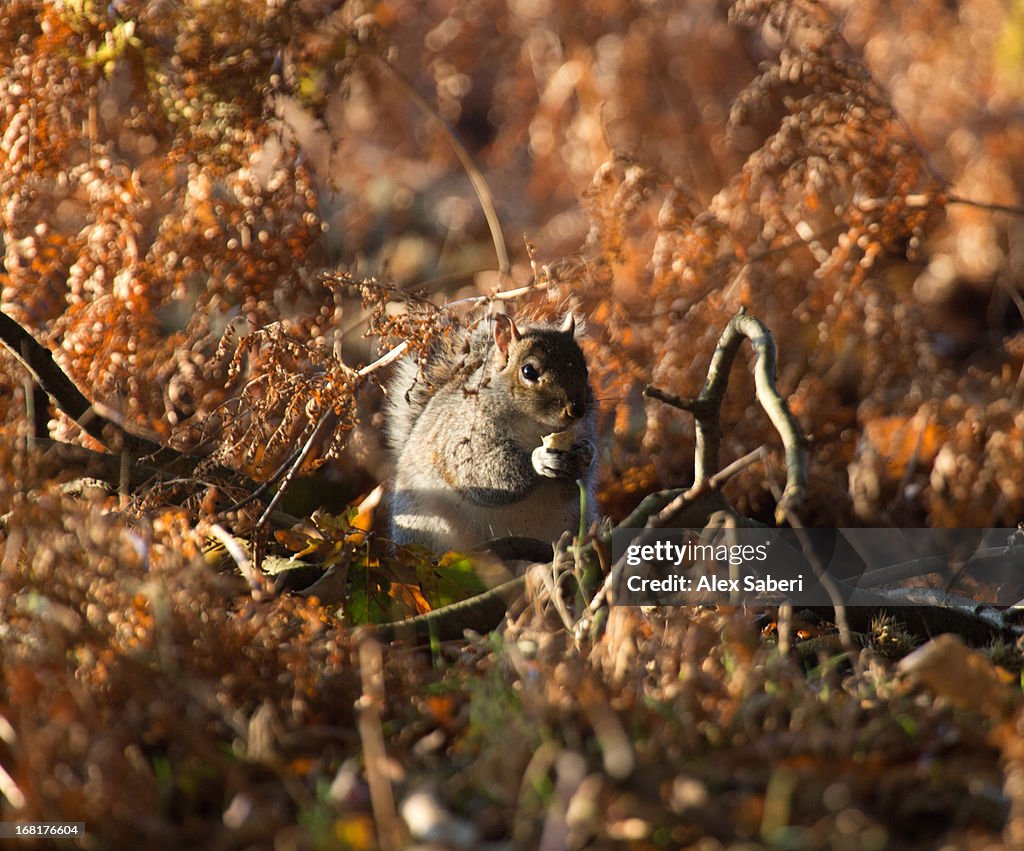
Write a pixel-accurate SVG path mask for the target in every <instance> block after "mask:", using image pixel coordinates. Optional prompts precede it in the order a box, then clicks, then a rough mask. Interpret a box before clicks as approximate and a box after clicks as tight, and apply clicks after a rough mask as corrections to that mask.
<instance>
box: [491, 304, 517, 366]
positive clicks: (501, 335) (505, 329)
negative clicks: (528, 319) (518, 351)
mask: <svg viewBox="0 0 1024 851" xmlns="http://www.w3.org/2000/svg"><path fill="white" fill-rule="evenodd" d="M520 337H522V334H520V333H519V329H518V328H517V327H516V323H515V322H513V321H512V319H511V318H510V317H508V316H506V315H505V314H504V313H498V314H495V316H494V344H495V345H496V346H497V347H498V351H499V352H501V356H502V357H503V358H505V360H506V361H507V360H508V347H509V346H510V345H511V344H512V343H513V342H514V341H516V340H518V339H520Z"/></svg>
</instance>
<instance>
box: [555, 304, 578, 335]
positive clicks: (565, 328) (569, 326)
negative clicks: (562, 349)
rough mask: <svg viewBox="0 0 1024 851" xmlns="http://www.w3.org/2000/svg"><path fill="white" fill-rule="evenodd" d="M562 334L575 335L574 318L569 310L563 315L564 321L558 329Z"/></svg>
mask: <svg viewBox="0 0 1024 851" xmlns="http://www.w3.org/2000/svg"><path fill="white" fill-rule="evenodd" d="M558 330H559V331H561V332H562V333H563V334H575V333H576V317H575V316H574V315H573V312H572V311H571V310H570V311H568V312H567V313H566V314H565V319H563V320H562V327H561V328H559V329H558Z"/></svg>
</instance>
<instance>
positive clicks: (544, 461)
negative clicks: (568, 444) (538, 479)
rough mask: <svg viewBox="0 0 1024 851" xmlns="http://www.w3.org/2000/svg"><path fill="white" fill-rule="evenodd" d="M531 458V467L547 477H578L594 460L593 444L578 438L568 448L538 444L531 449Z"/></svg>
mask: <svg viewBox="0 0 1024 851" xmlns="http://www.w3.org/2000/svg"><path fill="white" fill-rule="evenodd" d="M531 460H532V461H533V469H534V470H536V471H537V472H538V473H539V474H540V475H542V476H547V477H548V478H549V479H578V478H581V477H582V476H583V474H584V473H586V472H587V469H588V468H589V467H590V462H591V461H593V460H594V445H593V444H592V443H591V442H590V441H589V440H580V441H578V442H576V443H574V444H573V445H572V448H570V449H551V448H549V447H547V446H538V447H537V448H536V449H534V450H533V455H532V456H531Z"/></svg>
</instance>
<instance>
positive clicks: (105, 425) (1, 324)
mask: <svg viewBox="0 0 1024 851" xmlns="http://www.w3.org/2000/svg"><path fill="white" fill-rule="evenodd" d="M0 342H2V343H3V344H4V346H6V347H7V349H8V350H9V351H10V352H11V354H12V355H14V357H15V358H17V360H18V362H19V363H20V364H21V365H22V366H23V367H25V369H27V370H28V372H29V374H30V375H31V376H32V380H33V381H34V382H35V383H36V384H37V385H38V386H39V387H41V388H42V389H43V390H44V391H45V392H46V395H47V396H49V397H50V400H51V401H52V402H53V404H54V405H56V406H57V407H58V408H60V410H62V411H63V412H64V413H65V414H67V415H68V416H69V417H71V419H73V420H74V421H75V423H77V424H78V426H79V427H80V428H81V429H82V430H83V431H84V432H85V433H86V434H88V435H89V436H90V437H92V438H94V439H96V440H98V441H99V442H100V443H102V444H103V445H104V446H106V447H107V449H109V450H110V451H111V452H121V451H123V450H126V451H128V452H129V453H131V454H133V455H148V454H153V453H156V452H159V451H160V449H161V446H160V444H159V443H156V442H154V441H151V440H149V439H147V438H144V437H140V436H138V435H135V434H132V433H131V432H129V431H126V430H125V428H124V427H123V426H121V425H120V424H118V423H117V422H115V421H114V420H112V419H110V418H109V417H106V416H104V415H103V414H101V413H100V412H99V411H98V410H97V409H96V406H95V405H93V404H92V402H90V401H89V400H88V399H87V398H86V397H85V395H84V394H83V393H82V391H81V390H79V389H78V387H76V386H75V384H74V382H73V381H72V380H71V379H70V378H68V376H67V373H65V372H64V370H62V369H61V368H60V367H59V366H58V365H57V363H56V362H55V361H54V359H53V355H52V354H51V353H50V350H49V349H47V348H46V347H45V346H42V345H41V344H40V343H39V342H38V341H37V340H36V339H35V338H34V337H33V336H32V335H31V334H29V332H28V331H26V330H25V329H24V328H23V327H22V326H21V325H20V324H18V323H17V322H16V321H15V320H13V319H11V317H10V316H8V315H7V314H6V313H3V312H0Z"/></svg>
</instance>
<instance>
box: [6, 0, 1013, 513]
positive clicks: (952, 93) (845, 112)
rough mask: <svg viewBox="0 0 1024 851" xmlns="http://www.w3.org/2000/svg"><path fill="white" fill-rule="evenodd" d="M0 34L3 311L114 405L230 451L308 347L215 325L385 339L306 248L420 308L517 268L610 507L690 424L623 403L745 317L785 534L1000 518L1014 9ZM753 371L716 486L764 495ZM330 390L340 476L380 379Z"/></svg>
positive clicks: (395, 8)
mask: <svg viewBox="0 0 1024 851" xmlns="http://www.w3.org/2000/svg"><path fill="white" fill-rule="evenodd" d="M0 43H2V44H3V45H4V50H3V52H2V55H3V56H4V57H5V58H4V59H3V60H2V65H0V73H2V77H0V80H2V84H0V110H2V113H0V114H2V116H3V118H2V124H3V128H4V129H3V136H2V140H0V197H3V198H4V203H3V205H2V209H0V230H2V237H3V248H4V258H3V259H4V268H3V271H2V277H0V284H2V307H3V310H4V311H5V312H8V313H9V314H10V315H11V316H13V317H14V318H16V319H17V320H18V321H20V322H22V323H23V324H25V325H26V326H27V327H28V328H30V329H31V330H32V331H33V333H34V334H36V336H37V338H38V339H40V340H41V341H42V342H44V343H46V344H47V345H48V346H50V347H51V348H52V349H54V350H56V351H57V352H58V359H59V361H60V363H61V364H62V365H63V366H64V367H65V368H66V369H67V370H68V371H69V373H70V374H71V375H72V376H73V377H74V378H75V380H76V381H78V383H79V384H80V386H82V387H83V388H87V389H88V390H89V391H90V395H92V396H93V397H94V398H96V399H97V400H99V401H102V402H104V404H106V405H108V406H111V407H112V408H114V409H116V410H118V411H120V412H121V414H122V415H123V417H124V418H125V420H126V421H127V422H130V423H134V424H136V425H138V426H143V427H145V428H148V429H150V430H154V431H156V432H157V433H159V434H161V435H162V436H163V437H164V438H165V439H173V440H175V441H177V442H178V443H180V444H181V445H196V444H197V443H199V442H202V441H206V442H207V443H210V442H212V443H218V442H219V444H220V447H221V451H222V453H223V455H224V456H225V457H226V458H227V459H228V460H232V459H234V462H235V463H237V464H240V465H242V466H245V467H247V468H248V469H251V470H253V471H256V472H257V473H258V471H259V470H260V469H264V468H266V467H268V466H271V462H272V461H274V460H275V459H277V458H278V457H279V455H275V453H274V452H261V451H258V447H259V446H263V448H264V449H266V447H267V443H268V441H270V437H269V435H270V434H271V433H272V432H273V429H274V428H276V427H277V426H279V425H280V424H281V422H282V421H283V422H285V423H287V422H290V420H289V415H288V414H286V413H282V414H280V416H279V417H278V419H277V420H276V421H275V420H274V415H273V412H272V411H271V410H270V408H272V407H273V406H272V405H269V404H268V403H267V402H266V400H265V398H264V399H263V402H262V404H263V407H262V408H259V414H260V417H259V418H254V417H253V413H252V412H253V410H255V409H254V408H252V405H253V404H254V400H253V397H252V393H251V392H250V395H249V396H248V397H246V395H245V392H243V388H244V387H245V386H247V385H246V382H247V381H251V379H252V378H253V376H254V375H258V374H260V372H261V370H263V371H264V372H266V371H268V370H270V369H271V367H272V368H273V369H276V370H278V371H279V372H280V371H282V370H285V371H287V370H288V369H290V370H293V371H294V372H296V373H298V374H301V373H302V372H303V371H304V370H305V371H306V372H308V371H309V370H310V369H314V370H320V372H321V373H324V374H326V373H329V372H330V369H329V366H325V365H324V364H325V362H324V361H318V360H317V357H320V355H316V354H315V353H314V354H309V353H308V352H306V353H303V352H298V350H294V351H292V355H293V356H294V357H293V360H292V361H289V362H288V364H284V363H283V360H282V358H283V356H282V355H281V348H280V340H279V341H278V342H277V343H274V342H272V341H271V340H270V339H269V338H267V337H260V338H259V339H257V340H249V341H248V342H247V343H246V344H244V345H243V346H241V347H239V346H238V340H239V338H242V339H248V338H247V335H249V334H251V333H252V332H254V331H257V330H258V329H264V330H266V329H268V328H274V329H277V330H278V331H279V332H280V333H281V334H282V335H285V336H287V337H289V338H290V339H294V340H297V341H300V342H301V344H302V345H303V346H309V347H310V349H311V350H313V351H314V352H320V353H322V354H323V356H324V357H326V356H332V357H335V356H336V357H340V358H341V359H342V360H343V361H344V362H345V363H347V364H348V365H360V364H363V363H366V362H368V361H369V360H371V359H372V358H374V357H375V356H377V355H378V354H379V353H380V352H381V351H383V350H384V349H385V348H386V347H387V346H389V345H393V344H394V343H395V342H397V340H395V339H391V340H384V341H382V340H380V339H377V338H376V337H373V336H372V335H371V336H370V337H369V338H367V337H366V334H365V332H366V329H367V320H366V316H367V314H366V313H365V312H364V309H363V306H362V305H361V303H360V301H359V299H358V298H356V297H354V296H353V295H352V294H351V293H349V292H348V291H346V290H345V289H344V288H338V287H332V286H326V285H325V284H324V283H322V282H321V281H320V279H319V277H318V276H319V273H320V272H321V271H324V270H327V271H334V272H345V273H349V274H351V275H352V276H353V278H355V279H362V278H370V277H373V278H376V279H377V280H378V281H380V282H381V283H385V284H388V285H392V286H396V287H399V288H404V289H416V290H417V291H420V292H422V293H424V294H426V295H427V296H428V297H429V298H431V299H432V300H433V301H434V302H435V303H437V304H443V303H445V302H447V301H451V300H455V299H459V298H462V297H465V296H467V295H479V294H487V293H489V292H492V291H494V290H495V288H498V287H501V288H503V289H507V288H509V287H512V286H517V285H522V284H525V283H528V282H530V281H531V280H533V279H534V276H535V272H540V273H541V274H542V277H543V278H544V279H545V281H546V282H548V284H549V285H548V286H547V287H546V288H545V289H544V290H543V291H542V292H541V293H539V294H538V295H534V296H532V297H530V298H527V299H524V300H522V301H523V302H524V303H523V304H522V305H521V307H520V309H523V310H533V311H534V312H540V313H547V312H555V311H556V310H560V309H562V308H563V307H564V306H565V305H567V304H570V305H573V306H574V307H575V308H576V309H577V310H579V311H581V312H582V313H583V314H585V315H586V316H587V317H588V327H589V342H588V344H587V346H588V353H589V356H590V358H591V360H592V362H593V364H594V370H593V371H594V376H595V379H596V381H597V382H598V385H599V387H598V393H599V396H600V397H601V400H602V418H603V424H604V425H603V434H605V435H606V443H605V446H604V450H603V452H604V454H603V463H604V469H605V474H604V480H603V488H602V493H603V498H604V505H605V509H606V511H607V512H608V513H610V514H612V515H613V516H621V515H622V514H623V512H624V511H625V510H627V509H628V508H629V507H631V506H632V505H634V504H635V503H636V502H637V501H638V500H639V498H640V497H641V496H642V495H643V494H644V493H646V492H648V491H650V490H651V489H654V488H661V487H667V486H671V485H680V484H685V483H686V481H687V477H688V476H690V475H691V474H692V424H691V423H690V421H689V418H688V417H687V416H685V415H682V414H680V413H679V412H676V411H673V410H670V409H668V408H665V407H664V406H660V405H658V404H657V403H654V402H647V403H645V402H644V401H643V400H642V399H641V396H640V391H641V389H642V387H643V386H644V385H645V384H646V383H650V382H653V383H655V384H657V385H658V386H661V387H663V388H664V389H666V390H669V391H671V392H674V393H677V394H680V395H696V394H697V392H699V389H700V386H701V384H702V382H703V378H704V375H705V373H706V369H707V364H708V362H709V360H710V357H711V354H712V352H713V350H714V345H715V342H716V340H717V337H718V334H719V333H720V332H721V330H722V328H723V327H724V324H725V322H726V321H727V320H728V318H729V316H731V315H732V314H733V313H734V312H735V311H736V310H737V309H738V308H739V306H741V305H746V306H747V307H748V309H750V310H751V311H752V312H753V313H755V314H756V315H757V316H758V317H759V318H760V319H762V320H763V321H764V322H766V323H767V324H768V326H769V327H770V328H771V329H772V330H773V332H774V333H775V336H776V339H777V342H778V345H779V381H780V387H781V389H782V391H783V394H784V395H785V396H786V397H787V398H788V399H789V401H790V404H791V405H792V407H793V409H794V411H795V413H796V414H797V416H798V418H799V419H800V421H801V425H802V426H803V427H804V429H805V430H806V432H807V433H808V435H810V436H811V441H812V443H811V458H812V465H811V498H810V500H809V501H808V507H807V509H806V516H805V518H804V519H805V522H808V523H818V524H826V525H832V524H835V525H842V524H862V523H863V524H879V525H888V524H904V525H979V526H985V525H997V524H1001V523H1011V524H1015V523H1016V521H1017V519H1018V518H1019V516H1020V513H1021V500H1022V498H1024V463H1022V462H1024V441H1022V439H1021V438H1022V433H1021V428H1022V426H1024V414H1022V413H1021V411H1020V404H1019V403H1020V400H1021V391H1022V382H1021V368H1022V363H1024V335H1022V333H1021V329H1022V327H1024V323H1022V319H1021V317H1022V315H1024V300H1022V296H1021V288H1022V285H1021V281H1022V276H1021V268H1022V263H1024V253H1022V241H1021V228H1022V226H1024V220H1022V218H1021V212H1020V211H1019V210H1016V209H1010V210H1007V209H1004V208H1003V207H1001V206H998V205H1011V206H1012V205H1014V204H1017V203H1018V202H1019V195H1020V187H1021V181H1022V179H1024V166H1022V165H1021V158H1020V151H1021V150H1022V143H1024V110H1022V105H1024V100H1022V94H1024V83H1022V80H1024V76H1022V73H1021V72H1022V62H1024V6H1022V5H1021V4H1020V3H1018V2H1009V1H1008V2H996V0H967V2H960V3H954V2H944V1H943V2H939V0H935V2H932V0H922V2H916V3H912V4H895V5H894V4H888V3H882V2H870V0H869V2H858V3H844V2H833V3H821V4H817V3H810V2H739V3H736V4H729V3H725V2H711V0H693V2H656V0H651V2H627V1H626V0H588V2H576V0H572V2H570V0H505V2H501V1H500V0H470V2H465V3H458V4H455V3H449V2H430V1H429V0H428V2H419V1H418V0H417V2H413V0H409V2H403V0H391V2H380V3H370V2H366V3H358V2H346V3H341V2H324V1H323V0H301V2H296V3H288V4H274V3H271V4H267V3H264V2H250V1H249V0H236V2H231V3H220V2H217V3H214V2H203V0H188V2H169V0H165V2H160V0H157V2H149V3H143V2H113V3H109V4H105V3H99V2H91V0H84V2H75V3H70V2H67V3H60V2H57V3H48V2H42V0H12V2H10V3H8V4H6V5H5V7H4V9H3V11H2V12H0ZM458 149H461V151H460V150H458ZM460 156H461V159H460ZM469 161H471V162H472V164H473V165H472V166H470V167H469V168H468V169H467V165H466V163H467V162H469ZM477 170H478V171H477ZM473 172H477V173H476V176H477V177H478V178H482V180H483V181H484V182H485V183H486V195H487V197H488V198H489V200H490V201H491V202H492V203H493V205H494V208H495V210H496V218H497V221H498V222H500V231H501V234H502V237H503V241H504V243H505V245H506V246H507V252H508V254H509V258H510V260H509V268H508V269H507V270H504V271H505V274H504V276H502V275H501V274H499V263H498V259H497V256H496V247H495V242H494V239H493V238H492V237H493V234H492V232H491V229H490V228H489V225H488V221H487V218H486V216H485V214H484V212H483V209H484V208H483V206H482V204H481V200H480V198H479V197H478V194H477V192H476V191H475V190H474V186H473V182H472V179H471V177H472V175H473ZM991 205H997V206H995V207H992V206H991ZM527 241H529V243H530V244H532V246H533V262H534V263H535V264H536V269H535V268H534V266H533V265H531V257H530V255H529V252H528V250H527ZM226 330H227V331H228V338H227V339H226V342H225V340H223V339H222V338H223V335H224V333H225V331H226ZM275 333H276V332H275ZM282 339H283V337H282ZM239 352H241V353H242V354H241V355H240V354H239ZM268 352H269V353H270V354H269V355H268ZM296 352H298V354H296ZM243 355H244V356H243ZM232 356H234V358H235V361H234V366H233V367H232V365H231V364H232V360H231V358H232ZM268 358H269V359H270V360H271V361H273V363H272V364H271V366H270V367H268V365H267V361H268ZM325 371H326V372H325ZM747 373H748V370H746V367H745V366H743V365H742V364H740V365H738V366H737V370H736V375H734V379H733V382H732V386H731V390H730V394H729V399H728V404H727V408H726V412H725V425H726V439H725V443H724V446H723V461H728V460H731V459H732V458H734V457H737V456H739V455H742V454H744V453H745V452H748V451H750V450H751V449H754V448H756V447H757V446H758V445H760V444H761V443H767V444H768V446H769V447H771V448H773V452H772V455H771V459H772V460H771V461H770V462H769V463H768V466H767V468H766V469H764V468H761V467H757V468H752V469H750V470H748V471H747V472H745V473H743V474H742V475H740V476H738V477H737V478H736V479H735V480H734V481H733V482H732V483H731V484H730V490H729V496H730V497H731V498H732V500H733V501H734V502H735V503H736V504H737V506H738V507H739V508H741V510H743V511H746V512H748V513H750V514H751V515H753V516H757V517H761V518H768V517H770V516H771V511H772V508H773V505H774V501H775V499H776V498H777V496H778V488H779V486H780V484H781V481H782V479H783V470H782V466H781V454H780V452H779V451H778V448H779V442H778V439H777V437H776V436H774V435H773V433H772V432H771V429H770V426H769V425H768V424H767V420H766V418H765V417H764V416H763V414H762V413H761V412H760V411H759V409H758V407H757V405H756V404H755V402H754V400H753V396H752V384H751V381H750V380H749V377H748V376H747ZM0 382H2V385H3V391H4V393H3V395H2V398H3V399H4V400H6V401H5V402H4V403H3V405H2V410H0V419H2V420H3V422H4V423H5V426H4V427H5V428H6V429H8V430H11V429H17V428H20V427H22V425H23V423H24V411H25V401H24V392H25V391H24V387H23V385H22V383H21V380H20V379H19V378H18V377H17V375H16V373H15V372H14V371H13V370H11V369H6V370H4V373H3V375H2V376H0ZM328 384H331V382H326V383H321V385H318V387H320V390H323V389H324V387H325V386H327V385H328ZM295 386H296V387H297V388H298V391H297V392H298V396H299V397H301V398H302V400H303V402H306V401H309V399H308V398H307V397H306V396H303V393H306V394H313V390H312V389H311V386H310V385H307V384H303V383H301V382H299V384H297V385H295ZM332 386H333V391H332V392H333V393H334V394H335V395H334V396H332V397H331V404H333V405H335V406H336V407H344V408H345V414H344V417H343V420H345V423H346V424H351V422H353V421H354V420H355V419H356V418H357V417H358V418H359V419H360V421H361V423H362V424H363V429H362V430H361V431H360V432H358V433H357V434H358V435H359V436H358V438H357V439H356V440H354V441H352V442H351V444H350V446H349V448H347V449H345V448H343V447H342V443H343V442H344V441H343V439H342V438H341V437H340V436H339V440H338V441H337V445H336V446H335V447H333V449H332V454H333V455H335V456H338V457H340V459H341V460H337V458H336V459H335V460H334V461H332V462H331V464H332V467H331V469H332V470H333V473H332V475H333V477H334V478H335V479H339V480H342V481H344V482H346V483H347V485H346V488H345V489H343V490H344V492H345V493H347V495H348V496H355V495H357V494H358V493H359V492H361V491H365V490H366V489H367V488H368V487H369V486H370V485H372V483H373V481H374V480H375V479H377V478H379V477H380V476H381V475H382V470H383V468H382V467H381V465H380V458H379V446H378V445H377V443H376V442H375V438H374V436H373V434H374V431H375V429H376V427H377V426H379V419H375V416H376V414H375V410H376V406H377V404H378V401H377V400H378V397H377V396H375V395H374V391H373V389H372V388H363V389H359V390H358V392H359V393H360V394H361V395H359V397H358V399H347V401H344V404H343V403H342V401H341V397H342V396H344V395H345V394H349V395H350V396H351V395H352V394H355V393H356V392H357V388H354V387H348V386H345V387H339V386H336V383H335V385H332ZM299 391H301V392H299ZM261 392H262V391H261ZM283 395H286V394H282V396H283ZM287 404H288V401H287V400H286V399H284V398H282V399H281V400H279V407H280V406H285V407H287ZM311 404H312V405H313V409H315V408H316V406H317V404H319V402H318V401H317V400H316V399H314V400H313V401H312V402H311ZM256 419H260V420H261V421H262V422H256V421H255V420H256ZM268 422H269V424H268ZM49 431H50V433H52V434H53V435H54V436H56V437H60V438H65V439H67V438H74V439H78V438H77V437H76V429H75V428H74V427H73V426H71V425H70V424H69V423H68V422H67V421H66V420H63V419H56V420H54V421H52V422H51V423H50V425H49ZM284 432H285V435H286V437H289V439H297V437H298V435H299V434H300V433H301V427H300V426H298V425H296V426H295V428H294V429H292V430H290V431H289V430H288V429H285V430H284ZM342 434H343V432H342V431H339V435H342ZM278 438H280V435H278ZM271 442H272V441H271ZM278 442H280V439H279V440H278Z"/></svg>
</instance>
